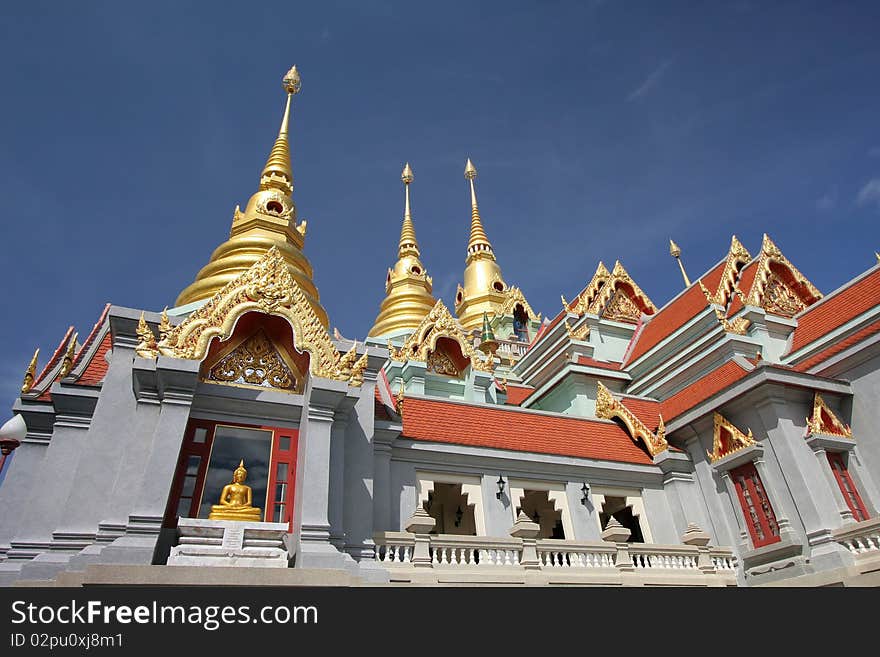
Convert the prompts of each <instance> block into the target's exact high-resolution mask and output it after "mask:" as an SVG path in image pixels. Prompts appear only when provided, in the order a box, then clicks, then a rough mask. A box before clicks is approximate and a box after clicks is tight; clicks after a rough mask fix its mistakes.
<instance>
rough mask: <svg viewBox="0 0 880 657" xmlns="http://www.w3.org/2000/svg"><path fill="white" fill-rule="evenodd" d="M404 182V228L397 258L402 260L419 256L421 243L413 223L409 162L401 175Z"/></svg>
mask: <svg viewBox="0 0 880 657" xmlns="http://www.w3.org/2000/svg"><path fill="white" fill-rule="evenodd" d="M400 179H401V180H402V181H403V187H404V195H405V203H404V208H403V227H402V228H401V230H400V243H399V244H398V247H397V257H398V258H402V257H404V256H407V255H414V256H416V257H418V256H419V243H418V242H417V241H416V229H415V226H414V225H413V221H412V211H411V210H410V201H409V186H410V183H412V181H413V172H412V168H411V167H410V166H409V162H407V163H406V165H404V167H403V172H402V173H401V174H400Z"/></svg>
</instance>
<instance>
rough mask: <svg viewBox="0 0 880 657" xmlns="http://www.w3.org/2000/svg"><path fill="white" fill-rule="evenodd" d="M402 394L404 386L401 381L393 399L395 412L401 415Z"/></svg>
mask: <svg viewBox="0 0 880 657" xmlns="http://www.w3.org/2000/svg"><path fill="white" fill-rule="evenodd" d="M403 396H404V386H403V381H401V382H400V390H398V391H397V394H396V395H395V396H394V401H395V402H397V406H396V408H397V414H398V415H400V416H401V417H403Z"/></svg>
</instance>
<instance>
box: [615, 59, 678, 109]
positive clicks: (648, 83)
mask: <svg viewBox="0 0 880 657" xmlns="http://www.w3.org/2000/svg"><path fill="white" fill-rule="evenodd" d="M671 65H672V60H671V59H667V60H666V61H665V62H663V63H661V64H660V65H659V66H658V67H657V68H655V69H654V70H653V71H652V72H651V74H650V75H649V76H648V77H647V78H645V80H644V82H642V83H641V84H640V85H639V86H638V87H636V88H635V89H633V90H632V91H631V92H630V94H629V96H627V97H626V100H627V101H628V102H633V101H634V100H638V99H640V98H642V97H643V96H645V95H647V94H648V92H650V91H651V90H652V89H654V88H655V87H657V86H658V85H659V84H660V80H661V79H662V78H663V75H664V74H665V73H666V69H668V68H669V67H670V66H671Z"/></svg>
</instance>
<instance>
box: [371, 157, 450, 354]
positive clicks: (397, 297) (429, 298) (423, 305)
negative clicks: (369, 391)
mask: <svg viewBox="0 0 880 657" xmlns="http://www.w3.org/2000/svg"><path fill="white" fill-rule="evenodd" d="M400 179H401V180H402V181H403V188H404V198H405V200H404V206H403V227H402V228H401V229H400V243H399V244H398V247H397V262H396V263H394V267H393V268H392V269H389V270H388V276H387V277H386V278H385V299H384V300H383V301H382V306H381V308H380V309H379V315H378V317H376V321H375V322H374V323H373V328H371V329H370V332H369V336H370V337H378V336H390V335H391V334H395V335H403V333H404V332H406V331H409V332H410V333H411V332H412V331H414V330H415V329H416V328H418V327H419V325H420V324H421V323H422V320H423V319H424V318H425V315H427V314H428V313H429V312H431V309H432V308H433V307H434V305H435V304H436V303H437V300H436V299H435V298H434V296H433V295H432V294H431V292H432V290H433V282H432V281H431V277H430V276H428V275H427V273H426V272H425V266H424V265H423V264H422V261H421V260H420V259H419V256H420V255H421V254H420V252H419V243H418V242H417V241H416V229H415V225H414V224H413V220H412V211H411V209H410V199H409V186H410V184H411V183H412V181H413V179H414V178H413V171H412V168H411V167H410V166H409V162H407V163H406V165H405V166H404V167H403V172H402V173H401V174H400Z"/></svg>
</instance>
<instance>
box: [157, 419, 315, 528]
mask: <svg viewBox="0 0 880 657" xmlns="http://www.w3.org/2000/svg"><path fill="white" fill-rule="evenodd" d="M218 426H229V427H241V428H244V429H258V430H262V431H270V432H271V433H272V437H271V445H272V446H271V450H270V457H269V481H268V482H267V488H266V508H265V509H263V518H264V519H265V520H266V521H267V522H271V521H272V520H273V518H274V512H275V508H276V506H281V507H282V509H283V515H282V517H281V519H280V522H286V523H288V525H289V526H290V528H291V529H292V527H293V500H294V491H295V488H296V486H295V482H296V452H297V443H298V441H299V429H291V428H288V427H275V426H264V425H253V424H242V423H239V422H218V421H216V420H199V419H190V421H189V423H188V424H187V427H186V430H185V432H184V435H183V443H182V444H181V447H180V456H179V458H178V461H177V469H176V470H175V473H174V483H173V484H172V486H171V494H170V496H169V498H168V505H167V507H166V510H165V521H164V523H163V524H164V526H165V527H176V526H177V517H178V515H177V508H178V506H179V504H180V499H181V494H182V492H183V486H184V483H185V480H186V470H187V467H188V464H189V459H190V457H191V456H198V457H199V458H200V459H201V460H200V461H199V467H198V473H197V475H196V481H195V488H194V489H193V495H192V498H191V502H190V508H189V513H188V516H187V517H190V518H197V517H198V512H199V507H200V506H201V503H202V494H203V490H204V486H205V476H206V475H207V472H208V463H209V461H210V457H211V448H212V446H213V444H214V431H215V430H216V428H217V427H218ZM198 429H205V431H206V435H205V441H204V442H203V443H197V442H195V441H194V438H195V435H196V431H197V430H198ZM285 438H286V439H288V449H287V450H284V449H281V443H282V441H283V439H285ZM280 465H286V466H287V481H285V482H279V481H278V480H277V475H278V473H279V466H280ZM279 484H286V486H284V487H283V488H279V487H278V485H279ZM279 492H281V493H282V494H283V495H284V497H285V498H286V499H284V500H278V499H277V496H278V494H279Z"/></svg>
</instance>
